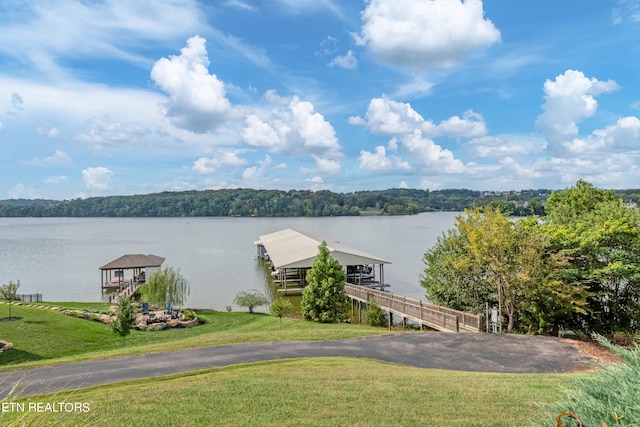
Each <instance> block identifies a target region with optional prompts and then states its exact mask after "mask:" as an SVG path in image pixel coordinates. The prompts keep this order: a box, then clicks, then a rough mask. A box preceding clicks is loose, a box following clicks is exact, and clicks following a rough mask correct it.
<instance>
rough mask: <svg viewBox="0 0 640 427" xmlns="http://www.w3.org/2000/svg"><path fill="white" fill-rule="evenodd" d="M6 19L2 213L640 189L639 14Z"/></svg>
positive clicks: (135, 7) (592, 6)
mask: <svg viewBox="0 0 640 427" xmlns="http://www.w3.org/2000/svg"><path fill="white" fill-rule="evenodd" d="M0 16H2V17H3V19H2V20H1V21H0V199H3V198H53V199H70V198H77V197H89V196H105V195H112V194H142V193H151V192H158V191H179V190H191V189H197V190H204V189H219V188H236V187H245V188H246V187H250V188H268V189H282V190H289V189H312V190H320V189H329V190H332V191H338V192H350V191H357V190H374V189H386V188H393V187H406V188H422V189H430V190H437V189H444V188H468V189H476V190H510V189H512V190H518V189H529V188H550V189H560V188H566V187H569V186H571V185H573V184H574V183H575V181H576V180H578V179H585V180H587V181H589V182H591V183H593V184H594V185H596V186H598V187H603V188H638V187H639V186H640V185H639V180H638V177H640V156H639V151H640V119H639V118H638V117H639V116H640V42H638V40H640V1H639V0H563V1H557V0H536V1H513V0H491V1H485V2H482V1H480V0H466V1H461V0H369V1H362V0H269V1H267V0H226V1H225V0H218V1H195V0H170V1H169V0H167V1H151V0H149V1H144V0H139V1H124V0H122V1H108V0H105V1H90V0H88V1H77V2H75V1H70V0H68V1H63V0H49V1H29V0H3V1H0Z"/></svg>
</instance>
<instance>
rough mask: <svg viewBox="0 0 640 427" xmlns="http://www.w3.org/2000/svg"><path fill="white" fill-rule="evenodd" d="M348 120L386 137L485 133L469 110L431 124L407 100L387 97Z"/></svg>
mask: <svg viewBox="0 0 640 427" xmlns="http://www.w3.org/2000/svg"><path fill="white" fill-rule="evenodd" d="M349 123H351V124H356V125H364V126H366V127H367V128H368V129H369V131H370V132H371V133H373V134H377V135H390V136H391V135H395V136H399V135H406V134H411V133H413V132H414V131H415V130H420V131H421V132H422V134H423V135H424V136H426V137H429V138H435V137H438V136H448V137H451V138H462V137H465V138H473V137H478V136H482V135H485V134H486V133H487V128H486V125H485V123H484V120H483V118H482V116H481V115H480V114H478V113H475V112H473V111H472V110H468V111H466V112H465V113H464V114H463V115H462V118H460V117H459V116H453V117H450V118H448V119H446V120H443V121H442V122H440V123H439V124H435V123H434V122H432V121H431V120H425V119H424V118H423V117H422V116H421V115H420V114H419V113H418V112H416V111H415V110H414V109H413V108H412V107H411V105H410V104H409V103H401V102H398V101H393V100H391V99H388V98H373V99H372V100H371V101H370V102H369V107H368V108H367V112H366V114H365V117H364V118H362V117H350V118H349Z"/></svg>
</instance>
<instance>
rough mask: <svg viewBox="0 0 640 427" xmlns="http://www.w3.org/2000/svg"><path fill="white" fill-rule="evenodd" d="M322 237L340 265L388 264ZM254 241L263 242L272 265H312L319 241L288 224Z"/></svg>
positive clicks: (303, 266) (380, 259) (296, 266)
mask: <svg viewBox="0 0 640 427" xmlns="http://www.w3.org/2000/svg"><path fill="white" fill-rule="evenodd" d="M325 241H326V242H327V249H328V250H329V253H330V254H331V256H332V257H333V258H334V259H335V260H336V261H338V262H339V263H340V265H342V266H345V265H367V264H391V262H390V261H387V260H385V259H382V258H379V257H377V256H375V255H371V254H368V253H366V252H364V251H361V250H358V249H354V248H352V247H350V246H347V245H345V244H343V243H341V242H337V241H327V240H325ZM255 244H256V245H262V246H264V248H265V250H266V252H267V254H268V255H269V258H270V259H271V262H272V263H273V265H274V267H275V268H311V266H312V264H313V261H314V260H315V259H316V255H318V246H320V245H321V244H322V241H321V240H318V239H316V238H313V237H311V236H308V235H306V234H302V233H300V232H298V231H295V230H292V229H290V228H287V229H285V230H281V231H276V232H275V233H270V234H265V235H264V236H260V238H259V240H257V241H256V242H255Z"/></svg>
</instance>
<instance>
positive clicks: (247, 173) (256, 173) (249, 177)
mask: <svg viewBox="0 0 640 427" xmlns="http://www.w3.org/2000/svg"><path fill="white" fill-rule="evenodd" d="M269 166H271V157H270V156H268V155H267V156H264V159H263V160H261V161H259V162H258V166H251V167H249V168H246V169H245V170H244V172H242V179H244V180H245V181H255V180H256V179H258V178H260V177H262V176H263V175H264V174H265V173H266V172H267V170H268V169H269Z"/></svg>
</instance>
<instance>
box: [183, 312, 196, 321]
mask: <svg viewBox="0 0 640 427" xmlns="http://www.w3.org/2000/svg"><path fill="white" fill-rule="evenodd" d="M182 316H183V317H184V318H183V320H193V319H195V318H196V312H195V311H193V310H182Z"/></svg>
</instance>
